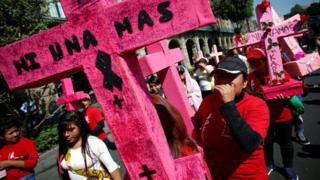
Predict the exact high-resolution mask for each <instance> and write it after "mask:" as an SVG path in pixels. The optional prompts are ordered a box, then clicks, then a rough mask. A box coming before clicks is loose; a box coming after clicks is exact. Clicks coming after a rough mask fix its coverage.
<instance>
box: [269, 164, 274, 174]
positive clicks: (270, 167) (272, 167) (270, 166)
mask: <svg viewBox="0 0 320 180" xmlns="http://www.w3.org/2000/svg"><path fill="white" fill-rule="evenodd" d="M273 170H274V166H273V164H270V165H269V166H268V167H267V172H268V176H269V175H270V174H271V173H272V171H273Z"/></svg>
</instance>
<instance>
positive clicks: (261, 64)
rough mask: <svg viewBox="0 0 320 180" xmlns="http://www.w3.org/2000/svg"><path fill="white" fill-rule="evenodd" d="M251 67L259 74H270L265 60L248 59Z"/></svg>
mask: <svg viewBox="0 0 320 180" xmlns="http://www.w3.org/2000/svg"><path fill="white" fill-rule="evenodd" d="M248 62H249V65H250V67H251V68H252V69H253V70H254V71H257V72H258V73H262V74H265V73H266V72H268V68H267V64H266V61H265V60H264V59H254V58H250V59H248Z"/></svg>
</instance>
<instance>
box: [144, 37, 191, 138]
mask: <svg viewBox="0 0 320 180" xmlns="http://www.w3.org/2000/svg"><path fill="white" fill-rule="evenodd" d="M147 51H148V55H146V56H144V57H142V58H141V59H140V60H139V63H140V66H141V70H142V73H143V75H144V76H149V75H151V74H154V73H157V74H158V76H159V79H160V82H161V84H162V87H163V90H164V93H165V95H166V97H167V98H168V100H169V102H171V103H172V104H173V105H174V106H175V107H176V108H178V110H180V112H181V115H182V116H183V119H184V123H185V125H186V127H187V130H188V133H189V135H191V134H192V132H193V129H194V127H193V125H192V122H191V117H192V116H193V115H194V111H193V110H192V108H191V106H190V104H189V102H188V99H187V96H186V93H185V90H184V88H183V84H182V82H181V79H180V76H179V73H178V71H177V69H176V63H178V62H180V61H182V60H183V59H184V56H183V54H182V52H181V50H180V49H179V48H175V49H170V50H169V48H168V45H167V42H166V41H165V40H163V41H160V42H157V43H155V44H152V45H149V46H147Z"/></svg>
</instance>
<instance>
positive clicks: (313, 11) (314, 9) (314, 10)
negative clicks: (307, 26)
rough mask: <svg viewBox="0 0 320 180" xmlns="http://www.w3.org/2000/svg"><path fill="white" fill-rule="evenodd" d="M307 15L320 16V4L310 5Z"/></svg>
mask: <svg viewBox="0 0 320 180" xmlns="http://www.w3.org/2000/svg"><path fill="white" fill-rule="evenodd" d="M306 13H307V14H308V15H309V16H320V2H319V3H312V4H310V6H309V7H308V8H307V9H306Z"/></svg>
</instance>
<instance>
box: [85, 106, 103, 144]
mask: <svg viewBox="0 0 320 180" xmlns="http://www.w3.org/2000/svg"><path fill="white" fill-rule="evenodd" d="M84 118H85V119H86V121H87V123H88V125H89V127H90V129H91V130H94V129H95V128H96V127H97V126H98V123H99V122H101V121H103V119H104V118H103V115H102V113H101V112H100V111H99V109H98V108H96V107H94V106H89V107H88V108H87V109H86V111H85V115H84ZM97 136H98V137H99V138H100V139H101V140H105V139H107V134H106V133H105V132H104V130H101V131H100V132H99V133H98V135H97Z"/></svg>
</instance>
